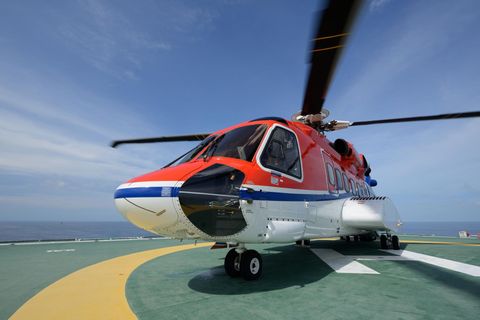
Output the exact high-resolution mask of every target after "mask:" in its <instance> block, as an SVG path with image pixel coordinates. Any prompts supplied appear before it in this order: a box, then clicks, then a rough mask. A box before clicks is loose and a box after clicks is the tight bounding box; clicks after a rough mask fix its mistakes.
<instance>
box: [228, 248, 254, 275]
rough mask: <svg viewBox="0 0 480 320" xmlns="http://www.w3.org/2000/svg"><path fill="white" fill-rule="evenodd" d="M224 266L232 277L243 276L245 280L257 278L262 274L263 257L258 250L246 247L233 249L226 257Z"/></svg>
mask: <svg viewBox="0 0 480 320" xmlns="http://www.w3.org/2000/svg"><path fill="white" fill-rule="evenodd" d="M224 267H225V272H226V273H227V274H228V275H229V276H230V277H232V278H234V277H238V276H242V277H243V278H244V279H245V280H257V279H258V278H260V276H261V275H262V269H263V263H262V257H261V256H260V254H259V253H258V252H257V251H255V250H245V248H244V247H240V248H237V249H232V250H230V251H229V252H228V253H227V255H226V257H225V263H224Z"/></svg>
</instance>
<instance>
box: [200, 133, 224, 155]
mask: <svg viewBox="0 0 480 320" xmlns="http://www.w3.org/2000/svg"><path fill="white" fill-rule="evenodd" d="M224 137H225V134H222V135H221V136H219V137H218V138H217V139H215V140H213V141H212V143H210V145H209V146H208V147H207V149H206V150H205V152H204V154H203V161H205V162H206V161H208V159H209V158H210V157H211V156H213V154H214V152H215V150H217V146H218V143H219V142H220V141H221V140H222V139H223V138H224Z"/></svg>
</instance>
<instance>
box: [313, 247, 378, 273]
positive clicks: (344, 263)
mask: <svg viewBox="0 0 480 320" xmlns="http://www.w3.org/2000/svg"><path fill="white" fill-rule="evenodd" d="M310 250H312V252H313V253H315V255H316V256H317V257H319V258H320V259H322V261H323V262H325V263H326V264H328V266H329V267H330V268H332V269H333V270H335V272H337V273H357V274H379V273H378V272H377V271H375V270H373V269H370V268H369V267H367V266H365V265H363V264H361V263H360V262H357V261H354V259H352V258H351V257H349V256H344V255H343V254H341V253H338V252H337V251H335V250H332V249H313V248H312V249H310Z"/></svg>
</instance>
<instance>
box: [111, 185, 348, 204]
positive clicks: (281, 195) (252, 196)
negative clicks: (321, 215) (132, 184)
mask: <svg viewBox="0 0 480 320" xmlns="http://www.w3.org/2000/svg"><path fill="white" fill-rule="evenodd" d="M179 193H180V188H178V187H136V188H123V189H117V190H116V191H115V195H114V198H115V199H119V198H160V197H178V194H179ZM352 196H353V194H352V193H342V194H311V193H301V194H299V193H288V192H268V191H253V192H248V191H246V190H240V199H242V200H266V201H328V200H338V199H344V198H350V197H352Z"/></svg>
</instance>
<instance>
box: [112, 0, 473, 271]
mask: <svg viewBox="0 0 480 320" xmlns="http://www.w3.org/2000/svg"><path fill="white" fill-rule="evenodd" d="M360 6H361V1H360V0H332V1H329V3H328V4H327V6H326V9H325V10H324V11H322V12H321V13H320V17H319V18H320V20H319V24H318V29H317V30H318V31H317V33H316V36H315V38H314V42H313V48H312V50H311V67H310V72H309V76H308V82H307V86H306V90H305V96H304V101H303V105H302V109H301V112H300V113H298V114H296V115H294V117H293V118H292V120H291V121H287V120H285V119H282V118H278V117H266V118H261V119H255V120H251V121H247V122H243V123H240V124H237V125H235V126H232V127H229V128H226V129H222V130H219V131H216V132H214V133H208V134H193V135H185V136H167V137H156V138H146V139H133V140H119V141H114V142H113V143H112V147H116V146H118V145H120V144H126V143H150V142H171V141H196V140H200V141H201V142H200V144H199V145H197V146H196V147H195V148H193V149H192V150H190V151H189V152H187V153H186V154H184V155H182V156H180V157H179V158H178V159H176V160H175V161H173V162H171V163H169V164H168V165H166V166H165V167H163V168H162V169H160V170H157V171H154V172H151V173H147V174H145V175H142V176H139V177H136V178H133V179H131V180H129V181H128V182H126V183H124V184H122V185H120V186H119V187H118V189H117V190H116V192H115V196H114V197H115V205H116V207H117V209H118V210H119V211H120V212H121V213H122V214H123V215H124V216H125V218H127V219H128V220H130V221H131V222H132V223H133V224H135V225H137V226H138V227H140V228H143V229H145V230H148V231H150V232H153V233H156V234H159V235H164V236H170V237H173V238H180V239H201V240H208V241H216V242H218V243H227V244H229V246H230V245H231V246H232V247H234V248H233V249H231V250H230V251H229V252H228V253H227V255H226V258H225V263H224V265H225V271H226V273H227V274H229V275H230V276H232V277H235V276H240V275H241V276H243V277H244V278H245V279H247V280H253V279H257V278H258V277H259V276H260V275H261V274H262V259H261V256H260V255H259V253H258V252H256V251H254V250H247V248H246V245H247V244H252V243H288V242H297V243H299V244H308V243H309V241H310V239H313V238H321V237H332V236H340V237H344V239H346V240H347V241H349V240H350V237H351V236H352V237H353V239H354V240H374V239H375V238H376V236H377V235H380V245H381V247H382V248H387V247H389V246H391V247H392V248H393V249H399V239H398V236H396V235H393V234H394V233H395V232H396V231H397V230H398V228H399V227H400V226H401V224H402V222H401V220H400V217H399V214H398V212H397V210H396V209H395V206H394V204H393V202H392V201H391V200H390V199H389V198H387V197H385V196H376V195H375V194H374V192H373V190H372V188H371V187H373V186H375V185H376V181H375V180H373V179H371V177H370V173H371V169H370V167H369V165H368V162H367V160H366V158H365V156H364V155H362V154H360V153H358V152H357V151H356V150H355V148H354V146H353V145H352V144H351V143H349V142H347V141H345V140H343V139H337V140H335V141H334V142H333V143H332V142H330V141H329V140H328V139H327V137H326V136H325V133H326V132H328V131H334V130H339V129H345V128H348V127H350V126H361V125H371V124H380V123H393V122H408V121H423V120H440V119H450V118H468V117H478V116H480V112H467V113H452V114H442V115H434V116H424V117H411V118H396V119H383V120H373V121H360V122H349V121H337V120H332V121H326V120H325V119H326V117H327V116H328V114H329V112H328V111H327V110H326V109H324V108H322V107H323V103H324V100H325V97H326V95H327V91H328V87H329V84H330V80H331V78H332V76H333V73H334V69H335V65H336V62H337V60H338V58H339V56H340V54H341V51H342V47H343V46H344V43H345V40H346V38H347V36H348V33H349V29H350V26H351V24H352V23H353V20H354V19H355V16H356V15H357V13H358V11H359V8H360Z"/></svg>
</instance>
